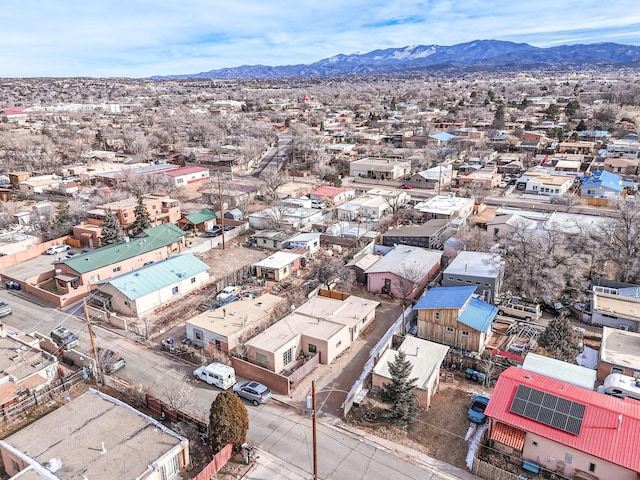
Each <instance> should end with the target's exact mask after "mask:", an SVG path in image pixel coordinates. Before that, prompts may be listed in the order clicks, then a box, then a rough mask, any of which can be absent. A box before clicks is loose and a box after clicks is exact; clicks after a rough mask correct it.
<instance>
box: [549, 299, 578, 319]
mask: <svg viewBox="0 0 640 480" xmlns="http://www.w3.org/2000/svg"><path fill="white" fill-rule="evenodd" d="M542 307H543V308H544V309H545V310H547V311H548V312H549V313H551V314H553V315H556V316H557V315H564V316H565V317H570V316H571V309H570V308H569V307H567V306H566V305H565V304H564V303H562V302H560V301H557V300H556V301H555V302H551V303H545V304H543V305H542Z"/></svg>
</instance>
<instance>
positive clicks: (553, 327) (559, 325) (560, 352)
mask: <svg viewBox="0 0 640 480" xmlns="http://www.w3.org/2000/svg"><path fill="white" fill-rule="evenodd" d="M538 345H540V346H541V347H544V348H545V349H546V351H547V352H548V353H549V355H551V356H552V357H553V358H557V359H558V360H564V361H565V362H572V363H575V359H576V356H577V355H578V354H579V353H580V347H579V345H578V340H577V338H576V335H575V332H574V331H573V327H572V325H571V322H570V321H569V319H568V318H567V317H566V315H558V316H557V317H556V318H554V319H553V320H551V321H550V322H549V326H547V328H546V330H545V331H544V332H543V333H542V334H541V335H540V336H539V337H538Z"/></svg>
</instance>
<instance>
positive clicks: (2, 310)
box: [0, 302, 11, 318]
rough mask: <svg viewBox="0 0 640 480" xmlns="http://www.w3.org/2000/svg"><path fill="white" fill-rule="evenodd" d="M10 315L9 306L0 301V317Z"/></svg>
mask: <svg viewBox="0 0 640 480" xmlns="http://www.w3.org/2000/svg"><path fill="white" fill-rule="evenodd" d="M7 315H11V307H10V306H9V304H8V303H6V302H0V318H2V317H6V316H7Z"/></svg>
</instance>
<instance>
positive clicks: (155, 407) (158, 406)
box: [146, 393, 209, 432]
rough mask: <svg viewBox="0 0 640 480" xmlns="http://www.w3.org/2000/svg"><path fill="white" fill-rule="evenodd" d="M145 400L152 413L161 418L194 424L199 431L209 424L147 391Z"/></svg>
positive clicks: (204, 430)
mask: <svg viewBox="0 0 640 480" xmlns="http://www.w3.org/2000/svg"><path fill="white" fill-rule="evenodd" d="M146 402H147V407H148V408H149V409H150V410H151V411H153V412H154V413H156V414H158V415H159V416H160V417H161V418H162V417H166V418H168V419H169V420H171V421H172V422H175V423H179V422H184V423H190V424H191V425H194V426H195V427H196V428H197V429H198V431H199V432H206V431H207V430H208V429H209V425H207V424H206V423H205V422H203V421H202V420H199V419H197V418H196V417H194V416H191V415H189V414H188V413H186V412H183V411H181V410H176V409H175V408H172V407H170V406H169V405H168V404H166V403H165V402H163V401H162V400H160V399H159V398H156V397H154V396H153V395H149V394H148V393H147V395H146Z"/></svg>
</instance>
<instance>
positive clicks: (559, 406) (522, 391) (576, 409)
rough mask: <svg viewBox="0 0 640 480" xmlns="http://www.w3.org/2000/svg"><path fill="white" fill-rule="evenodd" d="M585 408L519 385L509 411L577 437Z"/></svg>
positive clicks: (579, 404)
mask: <svg viewBox="0 0 640 480" xmlns="http://www.w3.org/2000/svg"><path fill="white" fill-rule="evenodd" d="M585 408H586V406H585V405H583V404H582V403H578V402H572V401H571V400H567V399H566V398H561V397H558V396H557V395H552V394H550V393H545V392H541V391H540V390H536V389H535V388H531V387H527V386H525V385H519V386H518V389H517V390H516V394H515V396H514V397H513V400H512V401H511V407H510V408H509V411H510V412H511V413H515V414H516V415H521V416H523V417H526V418H528V419H530V420H535V421H536V422H540V423H542V424H544V425H548V426H550V427H553V428H557V429H559V430H562V431H563V432H567V433H571V434H573V435H578V434H579V433H580V428H582V419H583V418H584V411H585Z"/></svg>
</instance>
